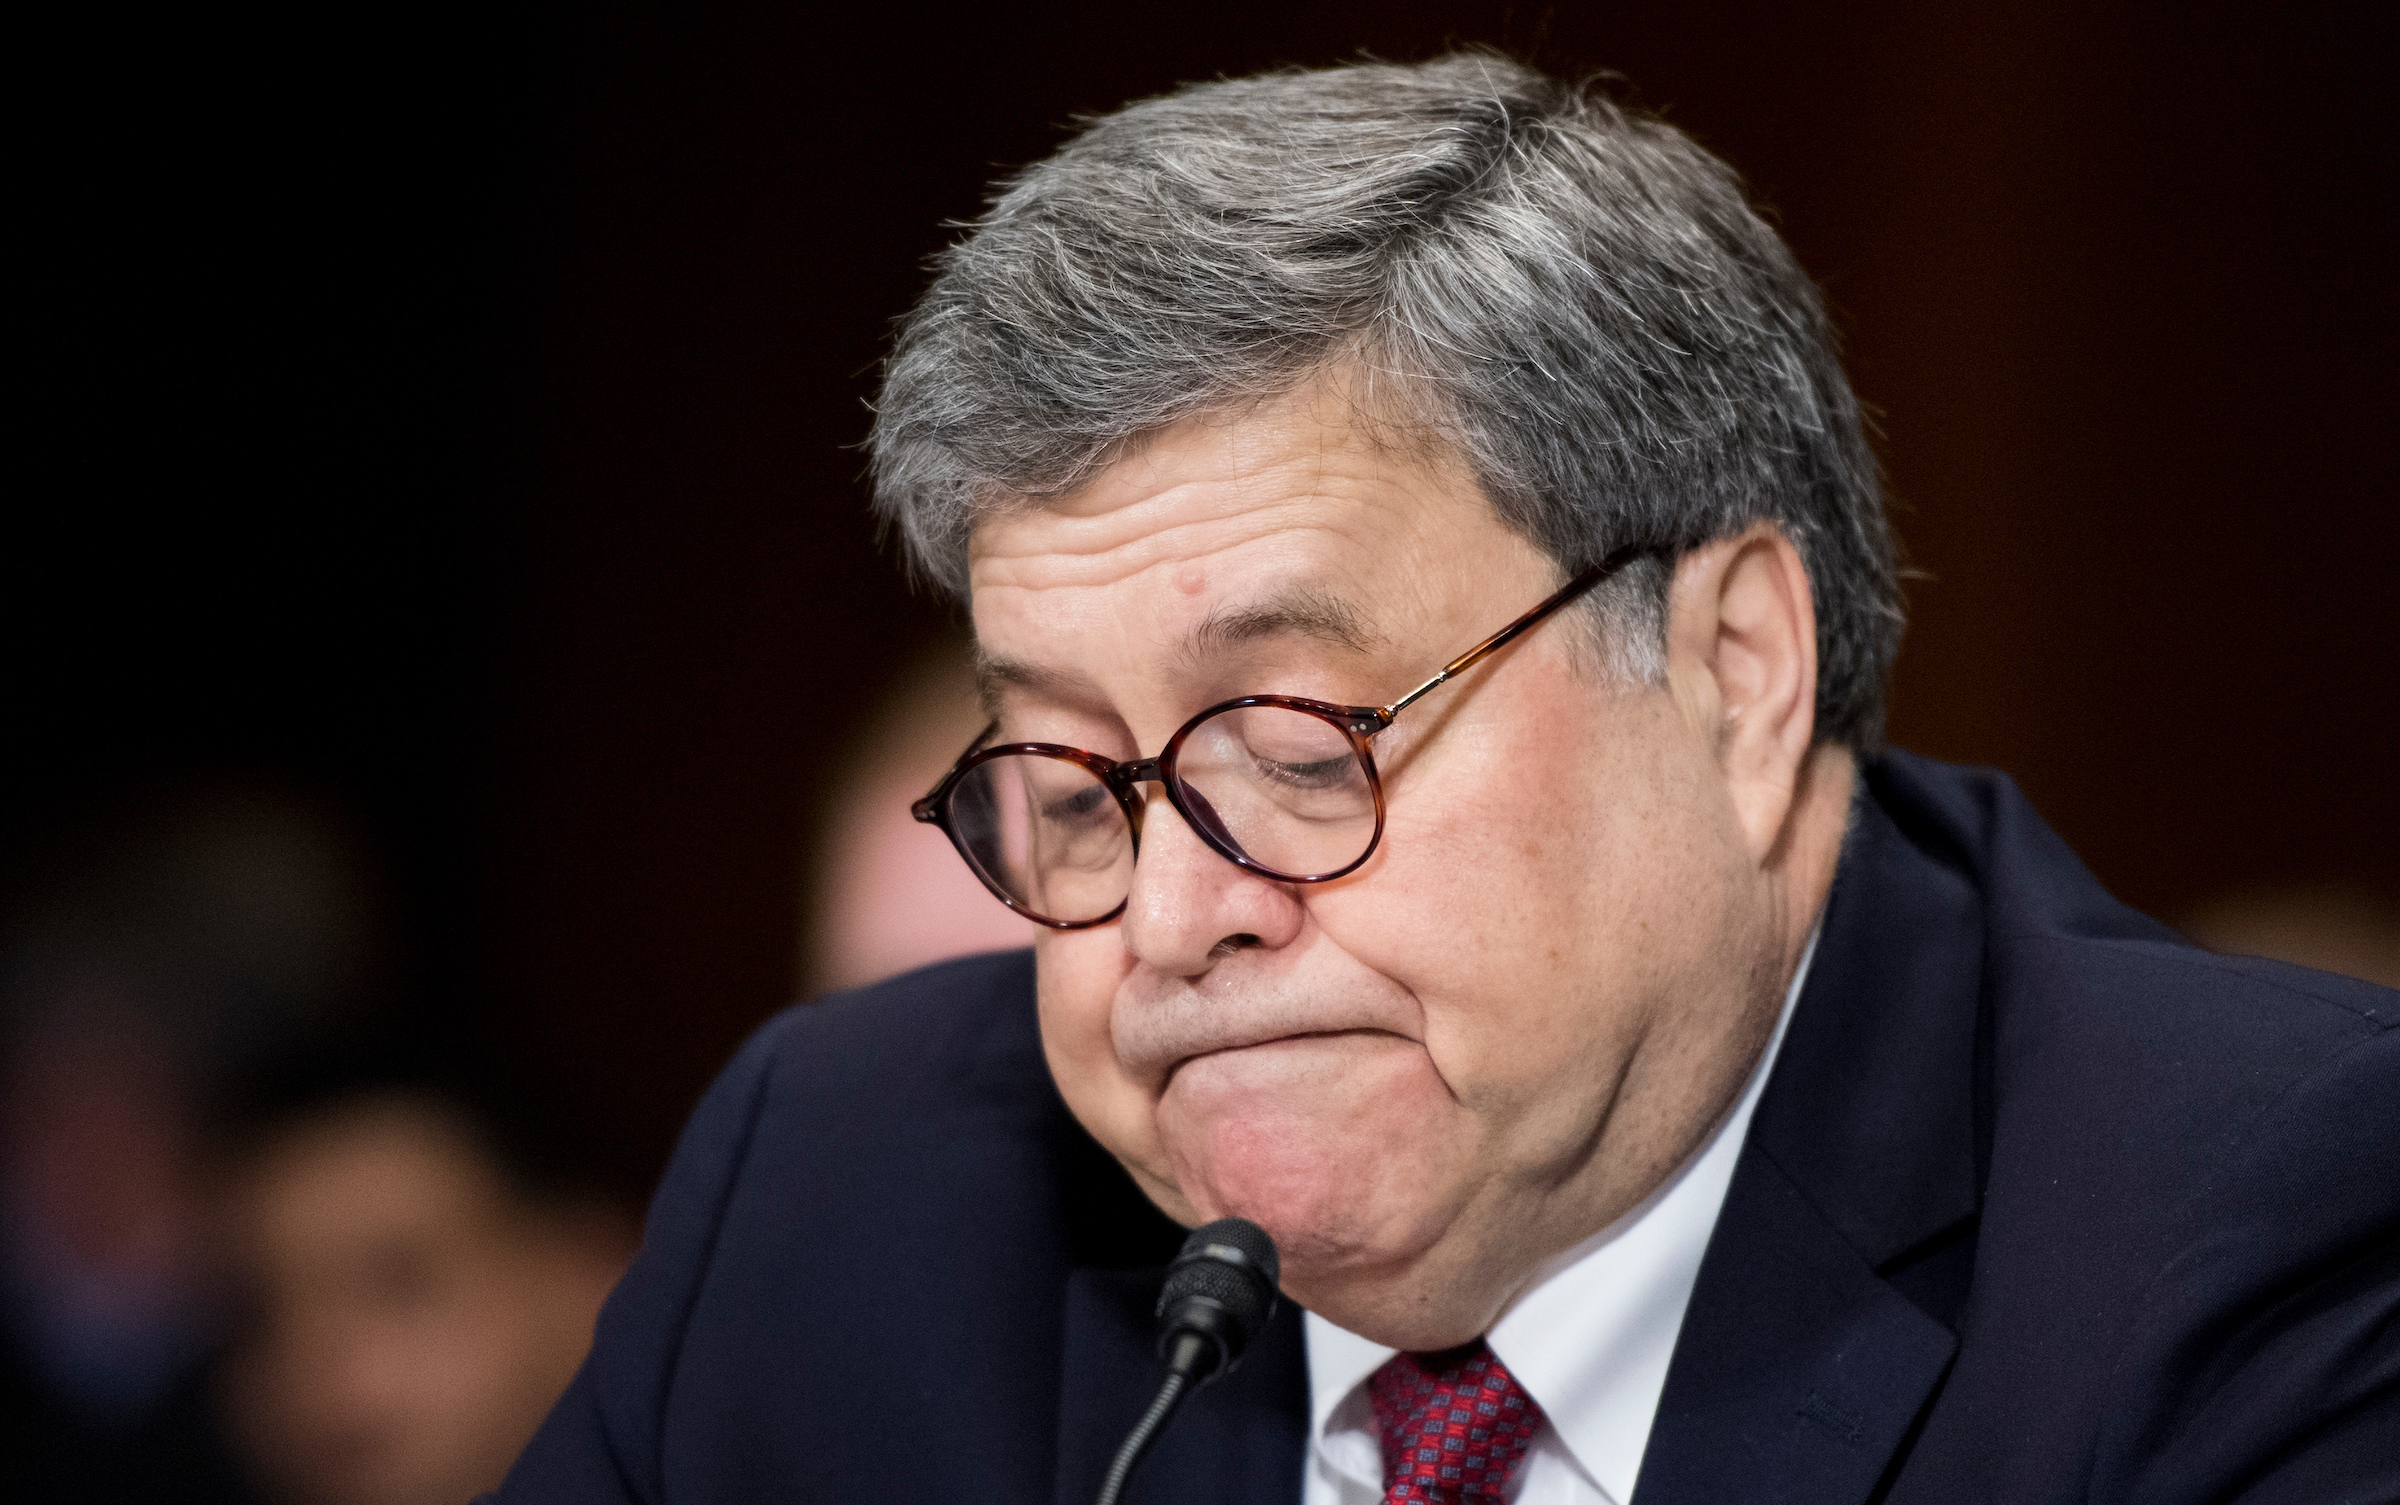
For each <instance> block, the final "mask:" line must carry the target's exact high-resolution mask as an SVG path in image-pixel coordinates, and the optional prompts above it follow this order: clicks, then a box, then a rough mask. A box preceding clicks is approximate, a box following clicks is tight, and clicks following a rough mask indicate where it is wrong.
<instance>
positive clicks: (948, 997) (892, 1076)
mask: <svg viewBox="0 0 2400 1505" xmlns="http://www.w3.org/2000/svg"><path fill="white" fill-rule="evenodd" d="M752 1053H756V1055H757V1056H758V1066H757V1069H759V1070H760V1071H762V1072H763V1073H764V1074H765V1075H766V1076H768V1077H770V1078H771V1079H773V1081H774V1083H775V1087H774V1091H775V1094H776V1096H777V1097H778V1098H781V1099H785V1100H787V1101H788V1100H790V1099H791V1098H792V1097H793V1096H795V1095H796V1096H797V1097H798V1098H799V1099H801V1100H804V1101H806V1102H808V1103H812V1104H815V1105H816V1106H818V1107H820V1108H822V1109H824V1110H827V1111H850V1112H856V1113H863V1114H866V1115H868V1116H884V1115H888V1114H893V1113H902V1114H907V1115H910V1116H912V1117H915V1118H920V1119H921V1118H922V1117H924V1116H925V1115H927V1114H934V1115H940V1114H947V1113H952V1112H958V1111H967V1112H972V1111H975V1110H977V1109H989V1108H994V1107H1003V1106H1012V1105H1013V1106H1017V1107H1040V1108H1042V1109H1045V1110H1046V1109H1047V1108H1048V1107H1049V1106H1050V1104H1051V1101H1052V1099H1053V1098H1054V1097H1055V1092H1054V1089H1052V1088H1051V1086H1050V1078H1049V1072H1048V1069H1047V1067H1046V1066H1045V1064H1044V1062H1043V1059H1042V1053H1041V1037H1040V1030H1039V1027H1038V1025H1037V1022H1036V1019H1035V1014H1034V989H1033V956H1032V953H1031V952H1029V951H1004V952H994V953H990V954H987V955H981V956H970V957H964V958H961V959H959V960H956V961H948V962H939V963H936V964H935V965H933V966H929V967H922V968H919V969H918V970H916V971H913V972H907V973H903V974H901V975H900V976H898V977H893V978H888V979H886V980H884V981H882V982H877V983H873V984H870V985H868V986H866V987H863V988H855V989H851V990H849V991H847V992H842V993H835V994H831V995H829V996H827V997H825V998H821V999H817V1000H815V1001H813V1002H809V1003H801V1004H795V1005H793V1006H792V1007H790V1008H788V1009H785V1010H784V1011H783V1012H782V1013H780V1014H777V1015H776V1016H775V1017H774V1018H772V1019H770V1020H769V1021H767V1023H766V1024H765V1025H763V1026H761V1027H760V1029H759V1031H758V1034H757V1035H756V1036H755V1037H754V1039H753V1041H752V1044H751V1045H750V1046H749V1047H747V1048H746V1049H745V1052H744V1054H745V1055H750V1054H752Z"/></svg>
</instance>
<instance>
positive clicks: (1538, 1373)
mask: <svg viewBox="0 0 2400 1505" xmlns="http://www.w3.org/2000/svg"><path fill="white" fill-rule="evenodd" d="M1816 954H1817V937H1816V935H1815V934H1814V933H1811V934H1810V936H1809V938H1808V946H1807V948H1806V949H1805V950H1803V951H1802V952H1801V954H1800V965H1799V967H1798V968H1796V969H1795V970H1794V971H1793V973H1792V984H1791V986H1790V987H1789V988H1788V989H1786V990H1785V992H1784V997H1783V1011H1782V1013H1781V1014H1779V1015H1778V1016H1777V1017H1776V1020H1775V1029H1774V1032H1773V1033H1772V1034H1771V1035H1769V1036H1768V1038H1767V1048H1766V1049H1765V1050H1763V1051H1761V1052H1760V1053H1759V1058H1758V1064H1757V1065H1755V1066H1753V1067H1752V1068H1751V1069H1750V1080H1749V1081H1748V1083H1747V1084H1745V1085H1744V1087H1743V1088H1742V1095H1741V1097H1740V1098H1739V1099H1738V1100H1737V1101H1736V1102H1735V1103H1734V1106H1733V1111H1731V1112H1730V1113H1728V1114H1726V1115H1725V1118H1724V1120H1723V1121H1722V1122H1720V1123H1719V1124H1718V1125H1717V1127H1716V1129H1715V1130H1714V1131H1713V1132H1712V1133H1711V1134H1710V1135H1709V1137H1708V1139H1707V1140H1706V1142H1704V1143H1703V1144H1702V1145H1701V1147H1700V1149H1699V1150H1698V1151H1697V1152H1696V1153H1695V1154H1693V1155H1692V1157H1691V1158H1690V1159H1688V1160H1686V1161H1685V1162H1684V1163H1683V1165H1682V1167H1681V1168H1679V1169H1678V1170H1677V1171H1676V1172H1675V1174H1673V1175H1672V1176H1669V1177H1668V1178H1667V1179H1666V1180H1665V1181H1664V1182H1662V1183H1661V1184H1660V1185H1659V1187H1658V1189H1657V1190H1655V1191H1653V1192H1652V1193H1651V1194H1650V1195H1649V1196H1648V1197H1646V1198H1644V1199H1643V1201H1642V1203H1641V1205H1639V1206H1637V1207H1635V1208H1634V1209H1633V1210H1632V1211H1630V1212H1628V1213H1626V1214H1625V1215H1624V1216H1623V1217H1621V1218H1619V1219H1617V1220H1616V1221H1615V1222H1613V1223H1611V1224H1609V1225H1608V1226H1607V1227H1606V1228H1603V1229H1601V1230H1600V1231H1599V1232H1598V1233H1596V1234H1594V1235H1592V1236H1591V1237H1590V1238H1588V1239H1585V1240H1584V1241H1583V1242H1582V1243H1580V1244H1577V1245H1576V1246H1575V1247H1573V1248H1571V1249H1568V1250H1566V1251H1565V1252H1563V1253H1561V1254H1558V1255H1556V1256H1554V1257H1553V1258H1551V1259H1550V1260H1549V1261H1547V1262H1546V1263H1545V1264H1544V1265H1543V1266H1542V1267H1541V1268H1540V1269H1539V1270H1538V1271H1536V1272H1535V1275H1534V1278H1533V1280H1532V1281H1531V1283H1529V1284H1528V1286H1527V1287H1526V1290H1525V1293H1524V1294H1523V1295H1522V1296H1520V1297H1518V1298H1517V1301H1516V1303H1515V1305H1513V1306H1511V1307H1510V1308H1509V1309H1508V1311H1507V1312H1506V1313H1504V1314H1503V1315H1502V1316H1501V1318H1500V1320H1499V1321H1498V1322H1497V1323H1495V1324H1494V1325H1493V1327H1492V1331H1491V1333H1490V1342H1491V1346H1492V1351H1493V1352H1494V1353H1496V1354H1498V1355H1499V1356H1500V1359H1501V1362H1502V1363H1504V1364H1506V1365H1507V1366H1508V1369H1509V1372H1510V1373H1511V1374H1513V1375H1515V1376H1516V1377H1517V1381H1518V1383H1519V1384H1521V1385H1523V1386H1524V1387H1525V1390H1526V1393H1527V1394H1529V1395H1531V1396H1532V1397H1533V1398H1534V1400H1535V1401H1536V1402H1538V1403H1539V1404H1540V1406H1541V1408H1542V1410H1543V1413H1544V1414H1545V1415H1547V1416H1548V1417H1549V1418H1550V1425H1551V1428H1552V1430H1553V1431H1554V1432H1555V1433H1556V1434H1557V1437H1558V1440H1559V1442H1560V1443H1561V1444H1562V1445H1563V1446H1564V1448H1565V1449H1566V1451H1567V1453H1568V1454H1569V1455H1570V1457H1571V1458H1572V1459H1573V1460H1574V1462H1575V1464H1576V1465H1577V1466H1578V1467H1579V1468H1581V1469H1582V1471H1583V1472H1584V1473H1585V1474H1586V1475H1588V1476H1589V1477H1590V1478H1591V1480H1592V1481H1593V1482H1594V1483H1596V1484H1598V1485H1599V1486H1600V1487H1601V1488H1602V1489H1603V1490H1605V1491H1606V1492H1607V1494H1608V1496H1609V1497H1610V1498H1611V1499H1614V1500H1627V1499H1630V1498H1632V1495H1633V1483H1634V1480H1635V1478H1636V1477H1637V1476H1639V1475H1640V1473H1641V1469H1642V1453H1643V1451H1644V1450H1645V1448H1646V1447H1647V1446H1648V1444H1649V1439H1650V1423H1651V1421H1652V1419H1653V1418H1654V1417H1655V1415H1656V1414H1657V1411H1658V1398H1659V1395H1660V1393H1661V1392H1662V1391H1663V1390H1664V1389H1665V1388H1666V1379H1667V1365H1668V1362H1669V1361H1670V1360H1671V1359H1673V1357H1674V1354H1675V1336H1676V1334H1677V1333H1678V1332H1680V1331H1681V1330H1682V1327H1683V1313H1684V1309H1685V1307H1687V1306H1688V1305H1690V1303H1691V1298H1692V1287H1693V1285H1694V1284H1695V1283H1696V1282H1697V1281H1698V1280H1699V1277H1700V1261H1701V1258H1702V1256H1704V1255H1705V1254H1707V1252H1708V1238H1709V1234H1710V1233H1711V1232H1713V1231H1714V1230H1715V1228H1716V1223H1717V1213H1718V1212H1719V1210H1720V1209H1722V1208H1723V1206H1724V1205H1725V1192H1726V1189H1727V1188H1728V1187H1729V1186H1731V1185H1732V1182H1733V1167H1734V1162H1735V1161H1737V1160H1738V1159H1740V1158H1741V1150H1742V1140H1743V1137H1744V1136H1745V1135H1746V1134H1747V1133H1748V1132H1749V1128H1750V1115H1751V1113H1752V1112H1753V1111H1754V1110H1755V1109H1756V1108H1757V1106H1758V1098H1759V1094H1760V1093H1761V1092H1762V1091H1764V1090H1765V1088H1766V1083H1767V1076H1768V1073H1769V1072H1771V1071H1772V1070H1773V1069H1774V1066H1775V1056H1776V1053H1777V1051H1779V1050H1780V1049H1781V1048H1782V1046H1783V1034H1784V1029H1785V1027H1786V1026H1787V1025H1789V1024H1790V1023H1791V1019H1792V1008H1793V1005H1794V1004H1795V1003H1797V1002H1798V1000H1799V997H1800V989H1801V986H1802V985H1803V984H1804V983H1806V982H1807V981H1808V967H1809V963H1810V962H1811V961H1813V960H1814V959H1815V958H1816ZM1305 1327H1306V1332H1307V1341H1308V1389H1309V1397H1308V1398H1309V1434H1310V1438H1311V1441H1312V1442H1313V1444H1314V1445H1315V1446H1316V1447H1317V1448H1319V1449H1320V1450H1321V1451H1328V1454H1329V1461H1334V1462H1336V1464H1337V1466H1339V1465H1340V1464H1342V1463H1345V1462H1346V1463H1353V1464H1354V1463H1356V1462H1357V1461H1359V1460H1356V1459H1351V1458H1348V1457H1347V1455H1348V1454H1349V1453H1352V1452H1356V1451H1357V1449H1356V1448H1355V1447H1348V1448H1332V1449H1329V1448H1328V1443H1329V1439H1328V1435H1327V1429H1328V1426H1329V1424H1330V1425H1333V1426H1334V1427H1335V1428H1336V1430H1337V1431H1338V1430H1341V1429H1343V1428H1347V1427H1355V1426H1357V1425H1360V1424H1362V1423H1363V1425H1365V1426H1366V1428H1367V1429H1368V1430H1369V1432H1372V1430H1373V1425H1374V1423H1373V1420H1372V1417H1371V1416H1369V1415H1368V1414H1367V1413H1366V1412H1365V1411H1364V1410H1362V1405H1363V1402H1361V1401H1360V1400H1359V1399H1358V1397H1359V1396H1360V1394H1361V1391H1362V1389H1363V1387H1364V1385H1365V1383H1366V1380H1367V1377H1368V1376H1369V1375H1371V1374H1373V1373H1374V1372H1375V1371H1376V1370H1377V1369H1378V1368H1380V1367H1382V1365H1383V1362H1384V1360H1386V1359H1388V1358H1390V1357H1391V1356H1392V1354H1393V1353H1394V1352H1396V1350H1394V1349H1391V1348H1387V1347H1385V1346H1384V1345H1382V1344H1380V1343H1376V1342H1373V1341H1371V1340H1369V1339H1366V1338H1362V1337H1360V1336H1358V1335H1357V1334H1356V1333H1353V1332H1349V1331H1347V1330H1345V1329H1343V1328H1339V1327H1336V1326H1334V1325H1333V1324H1332V1323H1331V1322H1328V1321H1326V1320H1325V1319H1324V1318H1322V1317H1320V1316H1318V1315H1317V1314H1316V1313H1314V1312H1310V1313H1308V1314H1307V1316H1306V1322H1305ZM1337 1412H1338V1413H1340V1414H1339V1415H1338V1416H1337V1414H1336V1413H1337ZM1353 1440H1355V1439H1353ZM1334 1452H1338V1453H1341V1454H1342V1455H1344V1456H1343V1457H1341V1458H1332V1457H1331V1454H1332V1453H1334ZM1377 1467H1378V1468H1379V1467H1380V1465H1377ZM1345 1471H1351V1470H1345Z"/></svg>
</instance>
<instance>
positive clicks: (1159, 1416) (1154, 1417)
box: [1096, 1370, 1192, 1505]
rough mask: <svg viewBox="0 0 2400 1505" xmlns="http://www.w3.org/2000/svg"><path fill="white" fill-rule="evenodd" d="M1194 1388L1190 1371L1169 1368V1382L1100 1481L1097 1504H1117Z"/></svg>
mask: <svg viewBox="0 0 2400 1505" xmlns="http://www.w3.org/2000/svg"><path fill="white" fill-rule="evenodd" d="M1191 1388H1192V1380H1191V1376H1190V1375H1188V1374H1185V1373H1183V1372H1182V1371H1181V1370H1170V1371H1169V1372H1168V1374H1167V1378H1166V1382H1165V1383H1164V1384H1161V1385H1160V1386H1159V1387H1158V1394H1157V1396H1156V1397H1155V1398H1154V1399H1152V1400H1151V1402H1150V1409H1149V1410H1147V1411H1144V1412H1143V1413H1142V1419H1141V1420H1140V1421H1137V1422H1135V1423H1134V1424H1133V1430H1132V1431H1130V1432H1128V1433H1126V1434H1125V1443H1124V1446H1122V1447H1120V1448H1118V1449H1117V1457H1116V1461H1115V1462H1114V1463H1111V1464H1110V1465H1109V1466H1108V1477H1107V1478H1106V1479H1103V1480H1102V1481H1101V1482H1100V1498H1099V1500H1098V1501H1097V1502H1096V1505H1117V1496H1118V1495H1119V1494H1120V1493H1122V1492H1123V1491H1124V1488H1125V1481H1126V1480H1127V1479H1128V1478H1131V1477H1132V1475H1133V1466H1134V1465H1135V1464H1137V1463H1139V1462H1141V1461H1142V1454H1144V1453H1146V1452H1148V1451H1150V1444H1151V1443H1153V1442H1156V1441H1157V1440H1158V1434H1159V1431H1160V1429H1161V1428H1163V1427H1165V1426H1166V1424H1167V1418H1168V1417H1170V1416H1172V1415H1174V1414H1175V1408H1176V1407H1177V1406H1179V1405H1181V1404H1183V1398H1184V1396H1185V1395H1186V1394H1188V1393H1189V1392H1190V1390H1191Z"/></svg>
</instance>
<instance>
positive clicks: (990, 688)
mask: <svg viewBox="0 0 2400 1505" xmlns="http://www.w3.org/2000/svg"><path fill="white" fill-rule="evenodd" d="M1286 636H1289V637H1306V638H1314V639H1316V640H1317V641H1319V642H1323V643H1330V644H1332V645H1333V646H1335V647H1337V648H1341V649H1344V650H1345V651H1347V652H1351V653H1366V652H1369V651H1371V650H1372V649H1373V648H1374V646H1375V645H1376V643H1377V642H1379V641H1380V637H1379V635H1378V634H1377V633H1376V632H1375V631H1374V630H1373V629H1372V628H1370V627H1368V626H1367V623H1366V618H1365V617H1364V616H1363V615H1361V614H1360V612H1359V611H1358V609H1357V608H1356V607H1353V606H1352V605H1351V604H1350V603H1349V602H1347V601H1344V600H1342V599H1341V598H1340V597H1338V596H1332V595H1327V594H1325V593H1324V592H1322V591H1313V590H1295V591H1289V592H1286V593H1285V594H1283V595H1279V596H1272V597H1269V598H1268V599H1267V600H1265V601H1261V602H1257V603H1254V604H1251V605H1247V606H1238V607H1219V608H1218V609H1216V610H1215V611H1212V612H1210V613H1209V614H1208V616H1207V617H1206V618H1205V619H1204V620H1203V621H1202V622H1201V623H1200V625H1199V626H1197V627H1195V628H1193V629H1192V634H1191V636H1190V637H1188V638H1186V639H1185V640H1184V642H1183V645H1182V647H1181V648H1180V649H1179V650H1178V653H1177V656H1178V657H1179V658H1180V659H1181V660H1182V661H1183V663H1184V664H1185V666H1187V667H1193V666H1197V665H1198V664H1200V663H1201V662H1203V661H1204V660H1206V659H1207V658H1209V657H1210V656H1212V655H1214V654H1218V653H1222V652H1224V651H1226V650H1227V649H1229V648H1236V647H1239V646H1241V645H1242V644H1244V643H1254V642H1257V641H1258V640H1260V639H1261V638H1271V637H1286ZM975 688H976V690H977V692H978V694H979V696H980V698H981V700H982V702H983V709H984V712H985V714H987V715H997V714H998V712H999V701H1000V694H1001V692H1002V691H1003V690H1009V689H1019V690H1030V691H1032V692H1033V693H1034V694H1036V695H1040V696H1043V697H1045V698H1048V699H1052V700H1067V701H1078V700H1080V701H1097V700H1100V699H1102V698H1103V697H1102V695H1101V691H1100V686H1099V683H1098V682H1097V681H1096V680H1094V679H1092V678H1091V677H1090V676H1089V675H1087V674H1084V673H1081V672H1080V671H1077V670H1073V669H1054V668H1051V667H1050V666H1048V665H1046V664H1034V663H1027V662H1025V661H1024V660H1022V659H1013V658H1002V657H1000V656H999V655H997V654H994V653H990V652H987V651H986V650H984V649H983V648H981V647H978V648H977V649H976V650H975Z"/></svg>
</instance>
